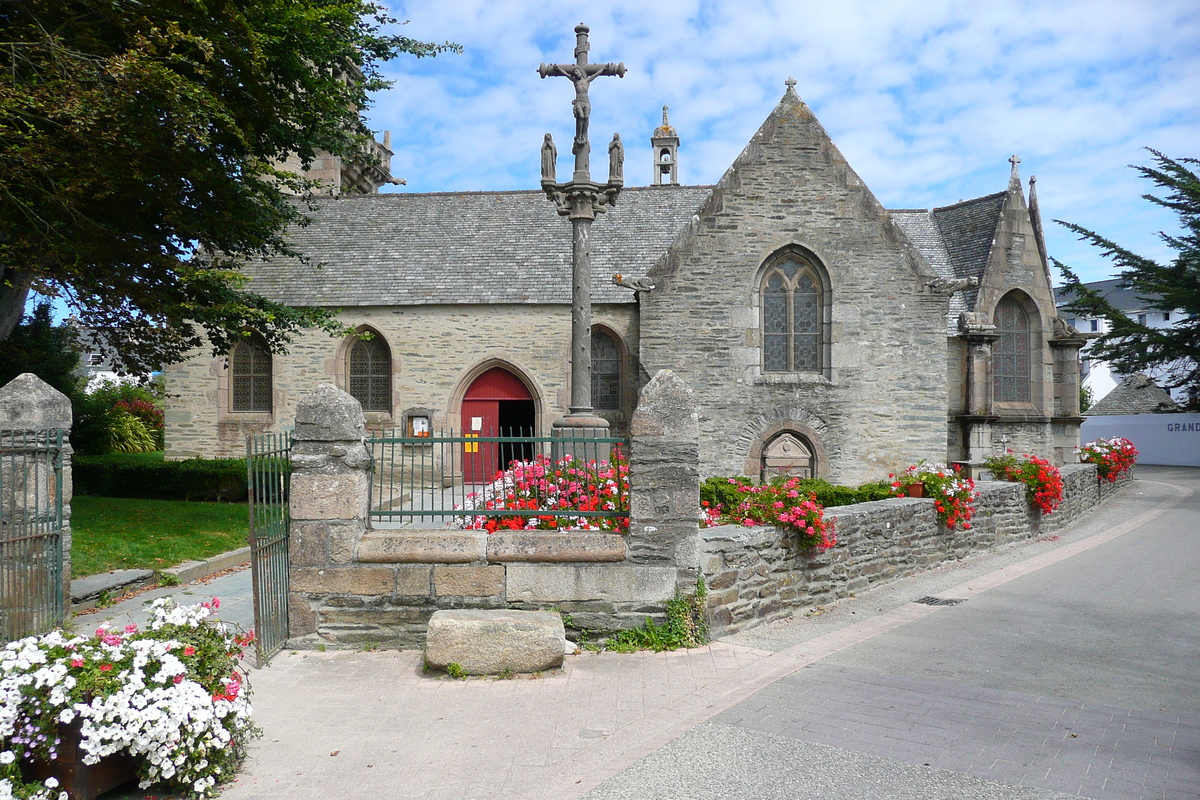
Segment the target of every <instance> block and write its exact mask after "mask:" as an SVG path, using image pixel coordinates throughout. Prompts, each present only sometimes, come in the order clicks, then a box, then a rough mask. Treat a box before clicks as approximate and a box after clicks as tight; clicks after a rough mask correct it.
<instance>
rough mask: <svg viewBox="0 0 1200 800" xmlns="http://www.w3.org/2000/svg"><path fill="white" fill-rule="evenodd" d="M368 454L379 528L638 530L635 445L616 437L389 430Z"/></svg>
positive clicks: (372, 440)
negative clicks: (532, 525)
mask: <svg viewBox="0 0 1200 800" xmlns="http://www.w3.org/2000/svg"><path fill="white" fill-rule="evenodd" d="M592 433H597V434H601V435H595V436H593V435H590V434H592ZM367 446H368V447H369V448H370V450H371V457H372V466H373V473H374V474H373V476H372V481H371V521H372V524H374V525H376V526H379V525H380V524H389V523H390V524H399V525H420V526H431V527H437V526H445V527H451V528H462V527H475V528H478V527H485V526H486V524H487V520H508V521H509V522H508V524H506V525H504V526H505V527H508V526H509V525H514V524H516V522H515V521H514V520H520V521H521V524H522V525H524V523H525V521H526V520H529V519H530V518H534V517H536V518H539V520H540V521H541V522H542V523H544V524H543V525H542V527H561V528H566V527H582V526H599V527H603V528H605V529H612V530H623V529H624V528H625V527H628V520H629V466H628V458H627V454H628V452H629V440H628V439H627V438H625V437H618V436H610V435H608V431H607V430H600V431H591V430H590V429H579V430H578V431H577V432H575V435H574V436H568V437H564V436H532V435H529V434H522V433H521V432H520V431H510V432H509V433H508V434H507V435H498V436H477V435H473V434H464V433H457V432H453V431H451V432H444V433H438V434H436V435H431V436H404V435H398V434H397V433H396V432H395V431H392V432H386V431H385V432H378V433H374V434H372V435H371V436H370V437H369V438H368V439H367ZM493 527H494V526H493Z"/></svg>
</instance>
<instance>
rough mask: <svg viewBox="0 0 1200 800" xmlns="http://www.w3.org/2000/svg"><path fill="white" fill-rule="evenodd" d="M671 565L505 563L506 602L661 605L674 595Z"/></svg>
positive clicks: (673, 570)
mask: <svg viewBox="0 0 1200 800" xmlns="http://www.w3.org/2000/svg"><path fill="white" fill-rule="evenodd" d="M676 574H677V572H676V569H675V568H674V567H673V566H661V567H659V566H641V565H632V564H587V565H574V564H509V565H508V576H507V579H508V580H507V583H508V585H507V594H506V596H507V598H508V601H509V602H510V603H513V602H525V603H559V602H576V601H585V600H604V601H608V602H616V603H627V602H663V601H665V600H667V599H668V598H670V597H671V596H672V595H673V594H674V593H675V578H676Z"/></svg>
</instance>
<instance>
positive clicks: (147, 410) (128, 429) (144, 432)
mask: <svg viewBox="0 0 1200 800" xmlns="http://www.w3.org/2000/svg"><path fill="white" fill-rule="evenodd" d="M71 404H72V406H73V408H74V412H75V422H74V425H73V427H72V429H71V444H72V446H73V447H74V448H75V452H76V453H83V454H87V455H103V454H106V453H137V452H142V453H145V452H151V451H154V450H161V449H162V442H163V412H162V408H161V406H162V391H161V390H160V389H159V388H158V387H157V386H154V385H151V386H139V385H136V384H128V383H117V382H115V381H106V382H104V383H101V384H100V385H99V386H97V387H96V388H95V389H94V390H93V391H91V392H89V393H79V394H76V395H74V396H73V397H72V398H71ZM135 448H137V449H135Z"/></svg>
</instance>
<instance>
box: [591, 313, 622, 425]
mask: <svg viewBox="0 0 1200 800" xmlns="http://www.w3.org/2000/svg"><path fill="white" fill-rule="evenodd" d="M592 407H593V408H598V409H603V410H605V411H616V410H618V409H620V407H621V353H620V350H619V349H618V348H617V342H616V340H615V339H613V337H612V336H610V335H609V334H607V333H606V332H604V331H602V330H593V331H592Z"/></svg>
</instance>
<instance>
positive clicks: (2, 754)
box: [0, 750, 17, 764]
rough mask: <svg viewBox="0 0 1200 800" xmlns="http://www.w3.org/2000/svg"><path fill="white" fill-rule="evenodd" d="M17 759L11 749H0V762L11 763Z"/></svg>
mask: <svg viewBox="0 0 1200 800" xmlns="http://www.w3.org/2000/svg"><path fill="white" fill-rule="evenodd" d="M16 760H17V754H16V753H14V752H13V751H12V750H4V751H0V764H11V763H13V762H14V761H16Z"/></svg>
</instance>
